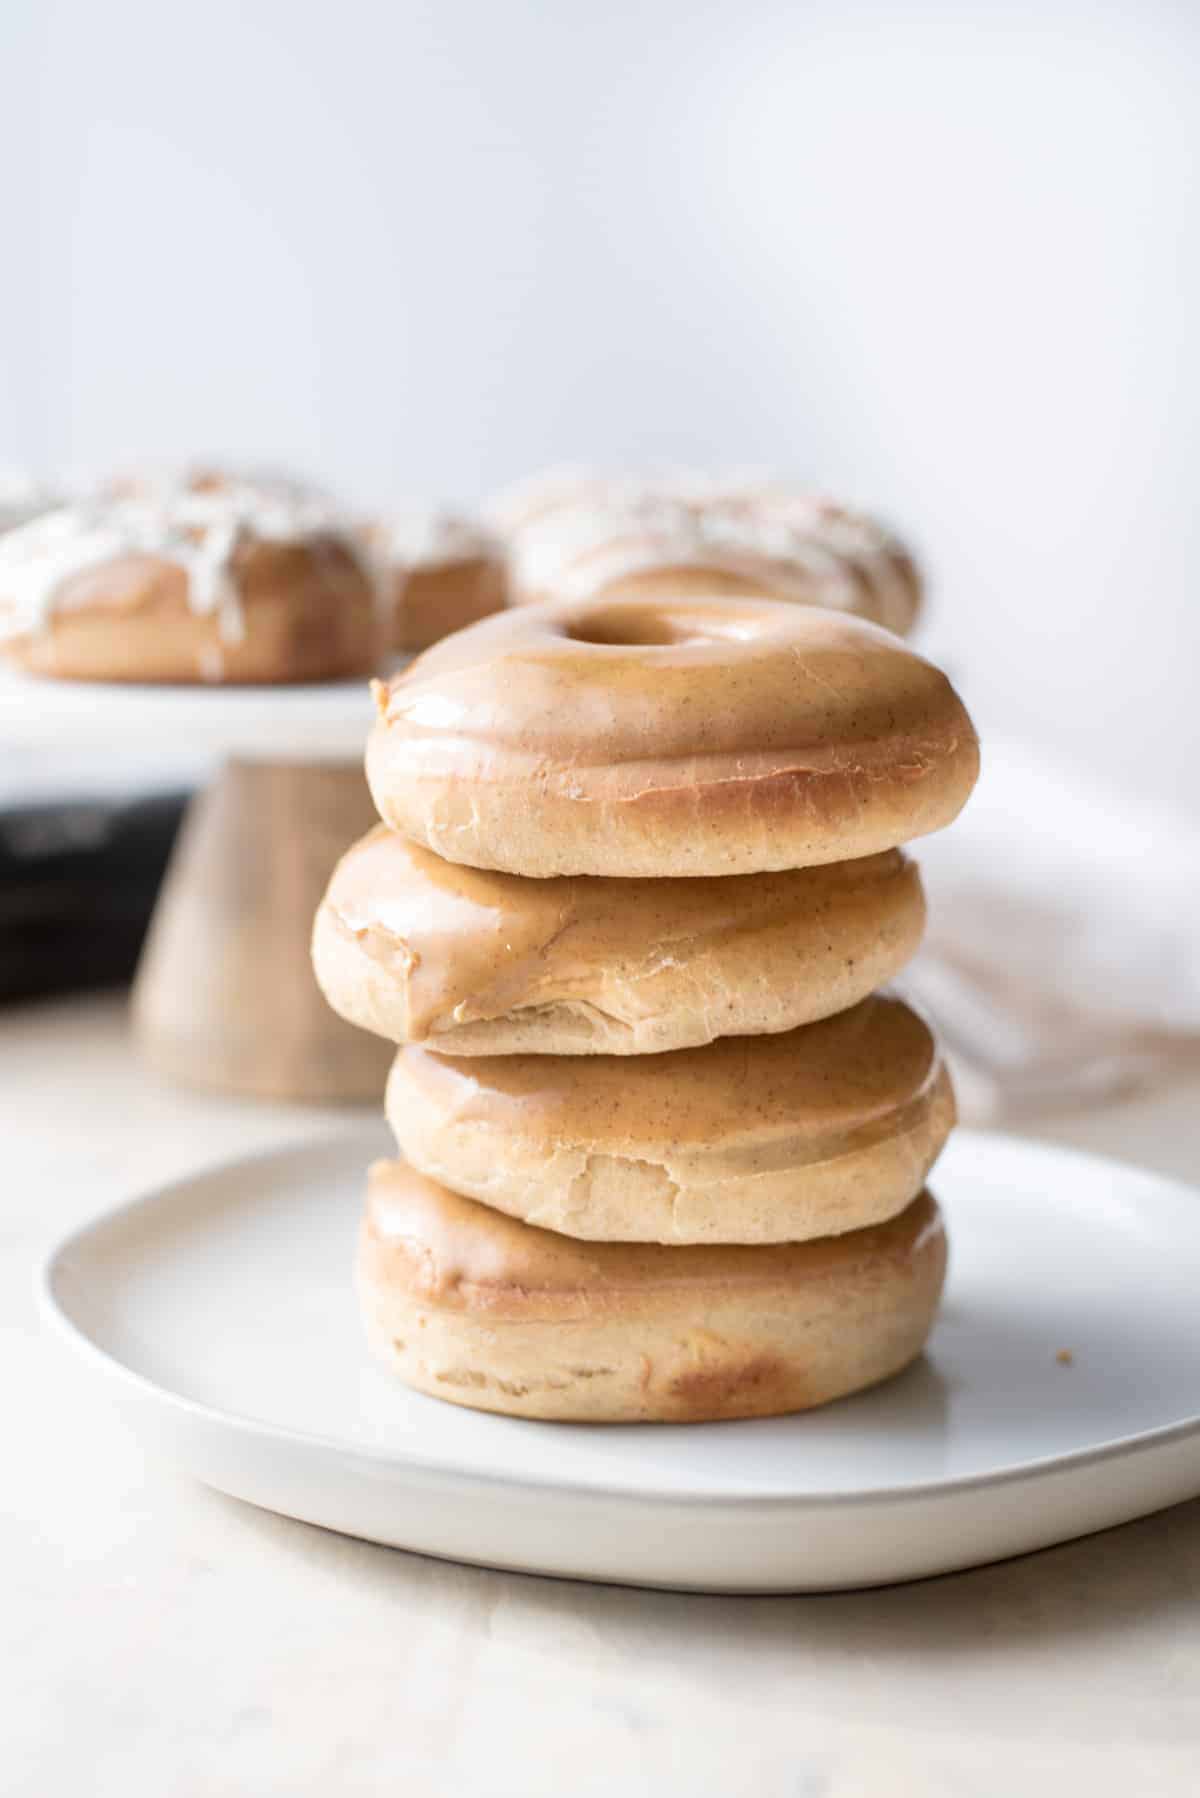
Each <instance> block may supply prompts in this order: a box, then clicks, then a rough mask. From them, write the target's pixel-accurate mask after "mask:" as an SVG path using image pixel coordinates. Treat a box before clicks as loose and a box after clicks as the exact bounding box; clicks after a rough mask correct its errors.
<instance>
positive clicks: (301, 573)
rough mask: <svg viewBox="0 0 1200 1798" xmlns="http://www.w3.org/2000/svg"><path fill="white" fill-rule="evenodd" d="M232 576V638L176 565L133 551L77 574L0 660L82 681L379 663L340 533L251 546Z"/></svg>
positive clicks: (282, 672) (360, 587)
mask: <svg viewBox="0 0 1200 1798" xmlns="http://www.w3.org/2000/svg"><path fill="white" fill-rule="evenodd" d="M232 574H233V578H234V580H235V581H236V584H237V591H238V598H239V610H240V613H241V618H242V629H241V631H240V634H238V635H236V636H232V635H230V634H229V633H228V632H227V631H226V630H224V629H223V628H222V623H221V619H220V617H219V615H218V613H217V611H215V610H214V611H208V612H203V611H197V610H195V609H193V608H192V607H191V606H190V605H189V603H188V582H187V576H186V574H185V573H184V571H183V570H182V569H181V568H180V567H178V566H177V565H175V564H173V563H171V562H169V561H164V560H162V559H160V558H158V557H154V556H143V555H136V556H134V555H130V556H124V557H122V558H121V559H120V560H118V561H115V562H110V563H107V564H104V565H102V566H99V567H96V568H91V569H88V570H87V571H86V572H84V573H80V574H78V575H75V576H74V577H72V579H70V580H69V581H68V582H66V583H64V585H63V588H62V589H61V591H60V592H59V593H58V595H57V596H56V598H55V602H54V605H53V607H52V609H51V610H50V611H49V613H48V615H47V617H46V620H45V622H44V624H43V625H42V626H41V627H40V628H39V629H37V630H36V631H31V632H29V633H27V634H25V635H23V636H19V637H12V638H8V639H3V638H0V652H3V653H4V654H5V655H7V656H8V657H9V659H10V660H12V661H13V662H15V663H16V664H17V665H18V666H20V667H22V668H24V669H26V670H27V672H29V673H33V674H41V675H49V676H53V677H55V678H57V679H60V680H85V681H86V680H105V681H148V682H163V683H174V682H177V683H180V684H190V683H196V682H205V681H219V682H222V683H225V682H228V683H235V684H236V683H247V682H263V683H274V682H289V681H314V680H332V679H341V678H349V677H351V676H354V675H367V674H369V673H370V672H371V671H372V670H373V669H374V668H375V667H377V666H378V661H379V651H380V642H379V626H378V616H377V605H376V598H375V593H374V589H373V586H372V582H371V580H370V578H369V576H368V575H367V574H366V572H365V571H364V569H363V568H362V567H361V565H360V563H359V561H358V560H357V558H356V557H355V555H354V554H353V553H352V551H351V550H350V548H349V547H348V546H347V545H345V544H344V543H343V542H342V541H341V540H340V539H338V538H337V537H335V536H330V537H327V538H321V539H318V540H316V541H315V542H309V543H303V544H300V543H272V542H261V541H257V542H251V543H247V544H245V545H243V546H241V547H240V548H239V549H238V551H237V552H236V555H235V557H234V560H233V567H232ZM2 612H3V596H2V595H0V617H2Z"/></svg>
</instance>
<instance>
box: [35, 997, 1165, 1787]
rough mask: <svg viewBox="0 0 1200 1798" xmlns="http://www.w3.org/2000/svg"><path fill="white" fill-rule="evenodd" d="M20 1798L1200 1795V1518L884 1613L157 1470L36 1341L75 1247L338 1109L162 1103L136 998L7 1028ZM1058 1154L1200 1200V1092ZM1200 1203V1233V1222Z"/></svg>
mask: <svg viewBox="0 0 1200 1798" xmlns="http://www.w3.org/2000/svg"><path fill="white" fill-rule="evenodd" d="M0 1114H2V1116H3V1121H4V1142H5V1150H6V1153H5V1160H4V1175H3V1180H2V1182H0V1185H2V1188H3V1204H2V1206H0V1232H2V1235H3V1253H2V1254H0V1281H2V1282H3V1299H2V1303H0V1330H2V1331H3V1354H2V1356H0V1370H2V1371H0V1379H2V1380H3V1386H4V1393H3V1415H4V1420H5V1427H6V1431H7V1435H8V1442H7V1444H6V1448H7V1452H6V1453H5V1455H4V1456H3V1458H2V1462H0V1464H2V1465H3V1468H4V1475H3V1487H2V1489H3V1494H4V1500H3V1505H2V1506H0V1591H2V1592H3V1602H2V1603H0V1648H2V1651H3V1655H4V1666H5V1673H4V1678H3V1686H2V1688H0V1690H2V1697H0V1791H2V1792H3V1793H4V1794H5V1798H57V1795H58V1794H60V1793H61V1794H66V1793H70V1794H78V1795H79V1798H109V1795H110V1794H111V1795H113V1798H116V1795H117V1794H120V1798H167V1795H169V1798H242V1795H253V1798H276V1795H278V1798H367V1795H370V1798H374V1795H376V1794H379V1795H380V1798H382V1795H383V1794H387V1795H388V1798H393V1795H394V1794H396V1793H399V1792H404V1793H408V1794H417V1795H418V1798H421V1795H423V1794H445V1793H452V1794H454V1795H455V1798H501V1795H502V1798H509V1795H510V1794H511V1795H512V1798H543V1795H545V1798H562V1795H564V1794H571V1798H591V1795H592V1794H596V1795H597V1798H599V1795H600V1794H603V1795H604V1798H610V1794H613V1793H620V1794H622V1798H639V1795H641V1794H651V1793H653V1794H655V1795H656V1798H657V1795H661V1794H677V1793H678V1794H683V1795H685V1798H708V1795H709V1794H712V1795H713V1798H718V1795H719V1798H742V1794H745V1795H746V1798H750V1795H751V1794H753V1798H777V1795H778V1798H783V1795H784V1794H786V1795H787V1798H991V1795H992V1794H997V1795H999V1794H1003V1795H1004V1798H1011V1795H1013V1794H1021V1798H1030V1795H1038V1794H1042V1793H1052V1792H1053V1793H1056V1794H1057V1793H1059V1792H1060V1791H1061V1790H1062V1789H1063V1788H1064V1787H1066V1788H1069V1789H1074V1790H1077V1791H1080V1792H1084V1791H1086V1792H1087V1793H1088V1795H1089V1798H1107V1795H1108V1794H1113V1798H1116V1795H1117V1794H1120V1795H1121V1798H1127V1795H1128V1794H1137V1795H1138V1798H1141V1795H1142V1794H1146V1795H1147V1798H1150V1795H1151V1794H1152V1795H1153V1798H1175V1795H1176V1794H1178V1795H1179V1798H1184V1795H1185V1794H1186V1795H1187V1798H1192V1795H1194V1794H1195V1793H1196V1791H1197V1790H1198V1789H1200V1502H1197V1503H1194V1504H1189V1505H1184V1506H1180V1507H1178V1508H1176V1509H1175V1510H1173V1511H1169V1512H1165V1513H1162V1514H1160V1515H1159V1516H1156V1517H1151V1518H1148V1519H1145V1520H1143V1521H1141V1522H1139V1523H1134V1524H1129V1525H1127V1526H1125V1527H1124V1528H1122V1529H1119V1530H1114V1531H1110V1532H1109V1533H1107V1534H1105V1535H1102V1536H1097V1537H1092V1538H1090V1539H1089V1540H1086V1541H1082V1542H1077V1543H1072V1544H1069V1545H1067V1546H1066V1547H1063V1548H1059V1549H1053V1550H1050V1551H1048V1552H1045V1553H1042V1554H1038V1555H1032V1556H1029V1557H1027V1558H1025V1559H1023V1560H1019V1561H1011V1562H1007V1563H1004V1564H1002V1565H998V1566H993V1567H988V1568H984V1569H981V1570H979V1571H976V1572H972V1573H967V1574H958V1575H954V1576H951V1577H948V1578H944V1579H937V1580H930V1581H926V1582H924V1583H922V1584H919V1585H911V1586H905V1587H898V1588H893V1589H891V1590H888V1591H876V1592H865V1593H851V1594H839V1595H835V1596H823V1597H805V1598H757V1599H730V1598H703V1597H690V1596H683V1595H673V1594H667V1593H655V1592H639V1591H633V1590H629V1589H625V1588H618V1587H599V1586H586V1585H582V1584H575V1583H570V1582H565V1581H562V1582H557V1581H553V1580H543V1579H534V1578H529V1577H524V1576H521V1575H516V1574H505V1573H491V1572H487V1571H482V1570H479V1569H475V1568H467V1567H457V1566H452V1565H449V1564H443V1563H438V1562H434V1561H429V1560H423V1559H421V1558H420V1557H417V1556H413V1555H405V1554H400V1553H396V1552H394V1551H391V1550H387V1549H381V1548H375V1547H373V1546H370V1545H368V1544H365V1543H360V1542H353V1541H348V1540H345V1539H343V1538H339V1537H336V1536H332V1535H329V1534H326V1533H325V1532H323V1531H321V1530H318V1529H314V1528H311V1527H309V1526H307V1525H304V1524H299V1523H293V1522H289V1521H287V1520H285V1519H283V1518H279V1517H275V1516H271V1515H268V1514H266V1513H264V1512H260V1511H256V1510H254V1509H252V1508H250V1507H249V1506H246V1505H242V1504H239V1503H238V1502H236V1501H235V1500H232V1499H228V1498H224V1497H222V1496H220V1495H219V1494H217V1493H214V1492H210V1491H208V1490H206V1489H204V1488H203V1487H200V1486H197V1485H194V1484H193V1483H192V1482H190V1481H189V1480H187V1479H185V1478H183V1477H182V1476H180V1475H177V1474H175V1473H174V1472H173V1471H172V1470H171V1469H170V1468H169V1467H166V1466H164V1465H161V1464H160V1463H158V1462H148V1461H146V1460H145V1459H144V1457H143V1455H142V1453H141V1451H140V1449H139V1446H138V1444H137V1442H136V1441H134V1440H133V1439H132V1438H131V1437H129V1436H128V1435H126V1434H125V1433H124V1432H123V1431H122V1429H121V1427H120V1426H119V1425H118V1423H117V1422H116V1421H115V1419H114V1418H113V1417H112V1416H111V1415H110V1414H109V1413H108V1412H107V1411H105V1410H104V1409H103V1408H101V1407H97V1406H96V1405H95V1404H94V1403H93V1401H92V1390H93V1389H92V1388H91V1387H90V1386H89V1385H87V1384H86V1383H84V1382H81V1381H79V1380H78V1379H77V1377H76V1370H75V1367H74V1365H73V1363H72V1361H71V1357H70V1356H69V1354H68V1352H67V1351H66V1350H65V1349H64V1348H61V1347H60V1346H59V1345H58V1344H57V1343H55V1342H52V1341H50V1340H49V1339H48V1338H47V1337H46V1336H45V1335H43V1334H42V1332H41V1331H40V1330H39V1327H38V1325H37V1321H36V1318H35V1315H34V1307H33V1301H32V1293H31V1279H30V1269H31V1266H32V1264H33V1262H34V1259H35V1257H37V1256H39V1255H40V1253H41V1251H42V1249H43V1247H44V1246H45V1245H47V1244H48V1243H49V1242H50V1240H51V1239H52V1238H53V1237H55V1236H57V1235H59V1234H60V1233H61V1232H62V1231H63V1230H65V1229H66V1228H67V1227H68V1226H69V1225H70V1224H72V1223H73V1222H75V1221H76V1220H80V1219H82V1218H84V1217H86V1216H88V1215H89V1214H91V1213H92V1212H94V1211H97V1210H99V1209H101V1208H103V1207H104V1206H106V1205H108V1204H110V1203H111V1202H113V1201H114V1200H116V1199H117V1198H119V1197H121V1196H123V1195H125V1194H127V1193H129V1192H131V1191H135V1190H137V1189H138V1188H140V1187H142V1186H144V1185H147V1184H151V1183H153V1182H156V1181H159V1180H161V1179H164V1178H166V1177H169V1176H171V1175H173V1174H176V1173H182V1172H184V1171H186V1170H188V1169H190V1168H193V1167H195V1166H196V1165H198V1164H202V1163H204V1162H209V1161H214V1160H219V1159H221V1158H223V1157H225V1156H229V1155H234V1154H237V1153H239V1152H241V1151H243V1150H249V1149H253V1148H259V1147H268V1146H271V1145H273V1144H277V1143H282V1142H285V1141H291V1140H296V1139H297V1138H298V1137H303V1136H314V1137H315V1136H317V1135H320V1134H323V1133H325V1132H328V1131H329V1130H331V1129H334V1128H338V1127H339V1126H344V1124H345V1113H333V1112H321V1111H314V1110H307V1111H300V1110H293V1109H289V1108H285V1107H282V1106H267V1105H259V1104H249V1103H238V1102H236V1101H232V1100H226V1099H222V1098H218V1097H213V1096H209V1095H204V1094H198V1093H186V1092H182V1091H179V1090H176V1089H173V1088H170V1087H167V1086H165V1085H163V1084H161V1083H159V1082H158V1081H156V1080H155V1079H153V1078H152V1077H150V1076H149V1075H147V1074H146V1073H145V1072H144V1071H143V1070H141V1069H140V1068H139V1067H138V1066H137V1065H136V1063H135V1062H134V1059H133V1056H132V1053H131V1050H130V1047H129V1044H128V1041H127V1038H126V1034H125V1030H124V1021H123V1015H122V1009H121V1007H120V1005H119V1004H118V1002H117V1001H116V1000H113V999H97V1000H89V1001H86V1002H80V1001H73V1002H71V1003H56V1004H52V1005H46V1006H35V1007H29V1008H22V1009H17V1010H13V1011H9V1012H7V1013H4V1014H0ZM1032 1133H1034V1134H1038V1135H1042V1136H1044V1137H1046V1138H1047V1139H1050V1140H1055V1141H1059V1142H1069V1143H1074V1144H1077V1145H1079V1146H1081V1147H1088V1148H1095V1149H1099V1150H1103V1151H1105V1152H1109V1153H1113V1154H1117V1155H1120V1156H1122V1157H1123V1158H1124V1159H1126V1160H1130V1161H1135V1162H1140V1163H1142V1164H1143V1165H1146V1166H1149V1167H1155V1168H1158V1169H1160V1170H1162V1171H1164V1172H1169V1173H1174V1174H1177V1175H1181V1176H1183V1177H1185V1178H1188V1177H1190V1178H1192V1179H1197V1178H1200V1078H1196V1077H1192V1078H1190V1079H1189V1080H1187V1081H1186V1082H1183V1083H1181V1084H1179V1085H1177V1086H1174V1087H1172V1088H1169V1089H1166V1090H1163V1091H1161V1092H1158V1093H1156V1094H1154V1095H1151V1096H1143V1097H1141V1098H1138V1099H1135V1100H1131V1101H1129V1102H1127V1103H1124V1104H1122V1105H1115V1106H1110V1107H1108V1108H1107V1109H1106V1110H1104V1111H1098V1112H1092V1113H1080V1114H1077V1115H1074V1116H1072V1117H1062V1118H1054V1119H1050V1120H1042V1121H1041V1122H1040V1123H1039V1124H1038V1126H1037V1128H1036V1130H1035V1131H1034V1132H1032ZM1198 1202H1200V1201H1198Z"/></svg>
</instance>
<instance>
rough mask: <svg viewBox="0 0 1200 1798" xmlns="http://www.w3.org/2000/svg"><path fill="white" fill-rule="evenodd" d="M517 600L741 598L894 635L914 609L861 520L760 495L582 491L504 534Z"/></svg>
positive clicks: (896, 552)
mask: <svg viewBox="0 0 1200 1798" xmlns="http://www.w3.org/2000/svg"><path fill="white" fill-rule="evenodd" d="M510 558H511V568H512V585H513V594H514V598H515V599H516V600H518V601H522V602H524V601H537V600H546V599H576V600H599V599H606V598H607V599H614V598H625V597H638V598H644V599H664V598H671V597H672V596H688V595H693V594H700V595H715V594H739V593H741V594H751V595H757V596H760V597H766V598H770V599H786V600H791V601H793V602H798V603H800V604H805V605H820V606H825V607H828V608H829V609H830V610H833V611H837V612H848V613H851V614H853V615H855V616H857V617H861V618H867V619H870V620H871V622H872V623H874V624H882V625H884V626H886V628H887V629H889V630H892V631H896V632H897V633H900V634H904V633H905V632H907V631H909V630H911V628H912V626H913V623H914V621H915V619H916V616H917V613H918V611H919V609H920V604H921V581H920V576H919V574H918V572H917V568H916V565H915V563H914V562H913V559H912V556H911V555H910V553H909V551H908V550H907V549H906V548H905V546H904V545H903V544H902V543H901V542H900V541H899V539H898V538H897V537H896V536H894V535H893V533H892V532H891V531H889V530H887V529H886V528H885V527H884V526H883V525H881V524H879V523H878V522H877V521H876V520H875V519H873V518H871V517H869V516H868V515H867V514H866V513H863V512H857V511H854V510H852V509H851V508H849V507H847V506H845V505H841V504H839V503H838V502H837V501H835V500H832V499H829V498H827V497H825V496H824V495H821V494H814V493H807V492H803V491H801V490H800V489H794V488H787V487H784V486H768V485H732V486H727V487H722V486H720V485H718V484H715V483H707V484H701V483H699V482H698V481H695V480H693V481H692V482H690V483H689V482H687V481H686V480H683V479H681V480H680V481H679V482H678V483H676V484H675V485H670V484H661V483H660V484H659V485H656V486H648V487H642V488H640V489H639V488H636V487H631V486H625V487H621V486H619V485H616V484H611V483H610V484H609V485H607V486H604V485H600V484H594V485H593V486H592V487H591V488H584V487H581V488H579V489H578V490H577V491H576V492H575V494H574V497H573V498H567V499H563V500H560V501H559V503H557V504H555V505H553V506H548V507H546V508H544V509H543V510H542V511H541V512H540V513H536V514H534V515H533V516H532V517H528V518H527V519H526V520H525V522H524V523H523V524H522V525H521V526H520V528H519V529H517V530H516V531H515V533H514V535H513V539H512V543H511V548H510Z"/></svg>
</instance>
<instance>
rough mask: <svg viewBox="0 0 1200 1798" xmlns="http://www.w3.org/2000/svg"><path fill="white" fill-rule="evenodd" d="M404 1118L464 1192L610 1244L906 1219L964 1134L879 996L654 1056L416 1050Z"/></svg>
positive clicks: (394, 1094) (391, 1114)
mask: <svg viewBox="0 0 1200 1798" xmlns="http://www.w3.org/2000/svg"><path fill="white" fill-rule="evenodd" d="M386 1106H387V1115H388V1122H389V1123H390V1124H391V1126H392V1128H393V1130H394V1131H395V1133H396V1140H397V1142H398V1143H399V1144H400V1147H401V1149H402V1151H403V1152H404V1154H405V1155H406V1156H407V1158H408V1159H409V1161H411V1162H412V1163H413V1165H414V1166H415V1167H418V1168H420V1169H421V1171H422V1172H423V1173H425V1174H428V1175H429V1177H430V1178H431V1179H434V1180H441V1181H444V1182H445V1183H446V1185H447V1186H450V1187H452V1188H453V1189H454V1190H455V1191H456V1192H462V1193H467V1194H468V1195H469V1196H470V1197H472V1198H475V1199H479V1200H481V1201H482V1202H483V1203H485V1204H488V1205H491V1206H493V1207H495V1209H497V1210H499V1211H505V1212H508V1213H509V1214H510V1215H511V1216H514V1217H520V1218H523V1219H525V1220H526V1221H527V1222H529V1223H535V1224H540V1225H544V1226H545V1227H546V1228H547V1229H551V1230H558V1231H561V1232H563V1233H564V1234H566V1235H568V1236H581V1237H586V1238H588V1239H590V1240H596V1241H601V1242H605V1241H607V1242H660V1243H689V1242H745V1243H761V1242H803V1241H807V1240H808V1239H810V1238H811V1237H816V1236H834V1235H839V1234H840V1233H841V1232H843V1231H845V1230H857V1229H861V1228H863V1227H864V1226H865V1225H867V1224H875V1223H879V1222H881V1221H882V1220H883V1219H884V1218H887V1217H892V1216H894V1215H895V1214H896V1212H897V1211H901V1210H903V1208H904V1206H905V1205H907V1204H909V1203H910V1201H911V1200H912V1199H913V1198H914V1197H915V1196H916V1194H917V1193H918V1192H919V1191H920V1189H921V1187H922V1185H923V1184H924V1181H925V1178H926V1176H927V1174H928V1173H929V1170H930V1168H931V1167H932V1166H933V1164H934V1162H935V1161H936V1159H937V1157H938V1155H939V1154H940V1153H941V1150H942V1147H943V1145H944V1143H945V1141H946V1138H947V1136H948V1134H949V1132H950V1130H951V1128H952V1126H953V1123H954V1092H953V1088H952V1086H951V1084H950V1079H949V1075H948V1074H947V1072H946V1068H945V1065H944V1063H943V1061H942V1057H941V1054H940V1052H939V1050H938V1046H937V1042H936V1040H935V1038H934V1036H933V1033H932V1031H931V1030H930V1028H929V1026H928V1024H927V1023H926V1022H925V1020H924V1019H923V1018H922V1017H921V1016H920V1015H919V1014H918V1013H917V1012H915V1011H913V1010H912V1009H911V1007H909V1006H907V1005H905V1004H904V1003H903V1002H902V1001H901V1000H899V999H896V998H893V997H889V996H887V995H885V994H880V993H877V994H875V995H874V996H873V997H872V998H869V999H865V1000H863V1001H862V1002H861V1003H860V1004H858V1005H855V1006H853V1007H851V1009H850V1010H849V1011H843V1012H840V1013H839V1014H838V1015H837V1016H836V1017H832V1018H825V1019H823V1020H822V1021H821V1022H819V1023H816V1024H806V1025H803V1026H802V1027H801V1028H799V1029H797V1030H790V1031H786V1032H783V1033H776V1034H773V1035H765V1036H745V1037H734V1036H725V1037H720V1038H718V1040H717V1041H716V1042H713V1043H709V1044H708V1045H706V1046H705V1047H704V1048H699V1049H680V1050H676V1051H675V1052H674V1053H673V1054H666V1055H652V1056H647V1057H645V1058H644V1059H643V1060H641V1061H640V1062H639V1063H638V1065H637V1068H636V1071H633V1070H631V1069H630V1066H629V1063H628V1062H627V1061H622V1060H618V1059H617V1058H616V1057H614V1056H609V1055H587V1056H580V1055H575V1056H564V1055H494V1056H487V1057H480V1056H472V1057H470V1058H469V1059H468V1058H466V1057H463V1058H458V1057H452V1056H447V1055H431V1054H430V1053H429V1052H428V1051H427V1050H425V1049H421V1048H418V1047H414V1046H411V1045H410V1046H409V1047H408V1048H404V1049H401V1051H400V1053H399V1055H398V1056H397V1057H396V1061H395V1064H394V1066H393V1068H392V1073H391V1076H390V1078H389V1081H388V1089H387V1099H386Z"/></svg>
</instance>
